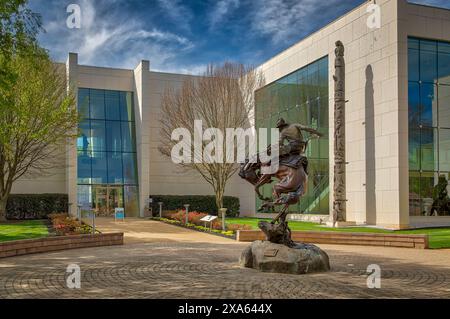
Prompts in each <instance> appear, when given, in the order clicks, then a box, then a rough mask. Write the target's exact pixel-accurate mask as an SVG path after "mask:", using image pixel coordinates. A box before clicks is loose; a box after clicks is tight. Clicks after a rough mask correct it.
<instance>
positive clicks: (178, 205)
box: [150, 195, 240, 217]
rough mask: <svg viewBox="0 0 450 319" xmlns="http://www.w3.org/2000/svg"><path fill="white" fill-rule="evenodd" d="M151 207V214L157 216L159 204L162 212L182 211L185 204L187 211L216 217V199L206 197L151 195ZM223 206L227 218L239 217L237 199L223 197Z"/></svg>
mask: <svg viewBox="0 0 450 319" xmlns="http://www.w3.org/2000/svg"><path fill="white" fill-rule="evenodd" d="M150 198H152V199H153V203H152V204H151V207H152V209H153V214H154V215H155V216H156V215H159V204H158V203H159V202H163V210H177V209H184V205H185V204H189V205H190V206H189V211H192V212H193V211H197V212H202V213H207V214H210V215H217V207H216V197H215V196H207V195H204V196H203V195H186V196H183V195H152V196H150ZM223 206H224V207H225V208H227V209H228V210H227V217H237V216H239V210H240V204H239V198H237V197H232V196H225V197H224V198H223Z"/></svg>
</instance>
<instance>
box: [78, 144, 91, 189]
mask: <svg viewBox="0 0 450 319" xmlns="http://www.w3.org/2000/svg"><path fill="white" fill-rule="evenodd" d="M77 170H78V173H77V175H78V184H90V183H91V153H90V152H87V151H78V165H77Z"/></svg>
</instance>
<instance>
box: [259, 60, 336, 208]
mask: <svg viewBox="0 0 450 319" xmlns="http://www.w3.org/2000/svg"><path fill="white" fill-rule="evenodd" d="M328 66H329V65H328V57H325V58H322V59H320V60H318V61H316V62H313V63H312V64H310V65H308V66H306V67H304V68H302V69H299V70H297V71H295V72H294V73H291V74H289V75H287V76H286V77H284V78H281V79H279V80H277V81H276V82H273V83H271V84H268V85H267V86H265V87H264V88H262V89H260V90H258V91H257V92H256V119H255V122H256V126H257V129H258V128H260V127H266V128H269V129H270V128H271V127H275V124H276V122H277V120H278V119H279V118H280V117H283V118H284V119H285V120H286V121H287V122H289V123H301V124H304V125H308V126H312V127H314V128H318V129H319V131H320V132H323V133H324V137H323V138H321V139H319V140H318V139H312V140H311V141H310V143H309V146H308V148H307V151H306V152H307V155H308V157H309V165H310V166H309V167H310V174H309V176H310V181H311V183H310V184H309V185H308V187H309V189H308V192H307V194H306V195H305V197H303V198H302V201H301V203H299V204H298V205H293V206H291V207H290V211H292V212H297V213H299V212H301V213H323V214H328V213H329V188H328V185H329V177H328V174H329V166H328V164H329V160H328V158H329V140H328V129H329V121H328V115H329V95H328V86H329V81H328V79H329V68H328ZM303 134H304V136H305V138H307V137H308V136H309V134H308V133H306V132H303ZM271 187H272V185H266V186H264V187H263V188H262V190H261V191H262V193H263V194H264V195H265V196H271V193H272V189H271ZM260 204H261V203H260V201H258V200H257V205H258V207H259V206H260Z"/></svg>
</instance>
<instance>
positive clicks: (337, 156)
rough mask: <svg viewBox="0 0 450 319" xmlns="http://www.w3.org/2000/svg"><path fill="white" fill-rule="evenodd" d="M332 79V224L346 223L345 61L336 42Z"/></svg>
mask: <svg viewBox="0 0 450 319" xmlns="http://www.w3.org/2000/svg"><path fill="white" fill-rule="evenodd" d="M335 54H336V60H335V65H334V68H335V75H334V76H333V78H334V202H333V224H334V225H335V224H336V222H345V221H346V201H347V200H346V192H345V166H346V162H345V103H346V101H345V61H344V45H343V44H342V42H341V41H337V42H336V50H335Z"/></svg>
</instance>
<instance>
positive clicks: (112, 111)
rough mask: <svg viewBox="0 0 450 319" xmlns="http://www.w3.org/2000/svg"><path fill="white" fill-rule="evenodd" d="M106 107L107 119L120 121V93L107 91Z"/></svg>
mask: <svg viewBox="0 0 450 319" xmlns="http://www.w3.org/2000/svg"><path fill="white" fill-rule="evenodd" d="M105 105H106V119H107V120H115V121H119V120H120V107H119V92H117V91H106V92H105Z"/></svg>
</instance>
